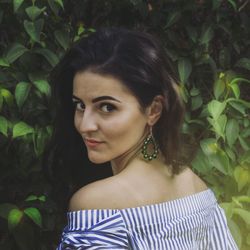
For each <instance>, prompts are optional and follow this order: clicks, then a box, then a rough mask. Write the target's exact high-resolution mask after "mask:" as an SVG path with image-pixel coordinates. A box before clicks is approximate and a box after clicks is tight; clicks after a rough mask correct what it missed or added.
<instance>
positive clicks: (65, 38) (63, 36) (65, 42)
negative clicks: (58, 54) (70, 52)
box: [54, 30, 70, 50]
mask: <svg viewBox="0 0 250 250" xmlns="http://www.w3.org/2000/svg"><path fill="white" fill-rule="evenodd" d="M54 35H55V38H56V40H57V41H58V43H59V44H60V45H61V46H62V47H63V48H64V50H67V49H68V47H69V42H70V38H69V33H68V32H66V31H64V30H56V31H55V33H54Z"/></svg>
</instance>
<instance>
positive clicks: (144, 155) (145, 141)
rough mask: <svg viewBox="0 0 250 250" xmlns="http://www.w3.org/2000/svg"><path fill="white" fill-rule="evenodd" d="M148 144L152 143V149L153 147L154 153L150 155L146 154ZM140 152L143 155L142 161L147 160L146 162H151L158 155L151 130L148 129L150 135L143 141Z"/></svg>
mask: <svg viewBox="0 0 250 250" xmlns="http://www.w3.org/2000/svg"><path fill="white" fill-rule="evenodd" d="M150 143H152V144H153V147H154V152H153V153H152V154H149V153H148V145H149V144H150ZM141 152H142V154H143V157H144V159H145V160H148V161H152V160H153V159H155V158H156V157H157V155H158V153H159V149H158V146H157V144H156V142H155V139H154V137H153V134H152V128H150V134H149V135H148V136H147V138H146V139H144V141H143V146H142V151H141Z"/></svg>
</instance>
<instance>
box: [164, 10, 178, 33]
mask: <svg viewBox="0 0 250 250" xmlns="http://www.w3.org/2000/svg"><path fill="white" fill-rule="evenodd" d="M180 17H181V14H180V12H169V17H168V20H167V24H166V25H165V27H164V28H165V29H167V28H169V27H170V26H172V25H173V24H174V23H176V22H177V21H178V20H179V19H180Z"/></svg>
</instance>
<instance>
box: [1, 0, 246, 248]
mask: <svg viewBox="0 0 250 250" xmlns="http://www.w3.org/2000/svg"><path fill="white" fill-rule="evenodd" d="M249 13H250V1H248V0H238V1H237V0H207V1H206V0H190V1H185V0H158V1H157V0H156V1H153V0H152V1H143V0H120V1H115V0H94V1H91V0H82V1H80V0H75V1H69V0H65V1H63V0H48V1H47V0H32V1H31V0H26V1H23V0H1V1H0V112H1V114H0V161H1V163H0V166H1V169H0V249H5V250H8V249H15V250H16V249H21V250H22V249H23V250H24V249H25V250H28V249H42V250H48V249H55V248H56V245H57V244H58V241H59V237H60V234H61V231H62V229H63V226H64V225H65V223H66V221H65V211H66V210H65V209H66V204H65V200H66V199H65V197H66V196H65V195H66V194H67V193H69V190H70V189H72V187H71V186H70V184H69V183H70V180H69V179H70V177H69V176H70V175H69V172H68V170H63V169H62V170H61V171H60V172H61V173H60V175H59V176H57V179H54V181H53V182H52V181H51V179H50V178H48V176H47V175H46V174H45V173H47V172H46V171H44V168H45V169H46V166H44V164H43V160H42V159H43V158H42V156H43V154H44V152H45V150H46V149H47V145H46V143H47V142H48V140H49V138H50V137H51V135H52V131H53V126H52V124H53V123H52V121H53V115H54V113H53V107H52V105H51V99H50V95H51V85H50V83H49V80H48V79H49V78H48V76H49V73H50V72H51V70H52V69H53V67H54V66H55V65H56V64H57V63H58V61H59V60H60V58H61V57H62V56H63V54H64V53H65V51H66V50H67V49H68V48H69V46H70V45H71V44H72V43H73V42H74V41H76V40H78V39H79V38H80V37H82V36H86V35H88V34H89V33H90V32H94V30H95V29H96V28H98V27H103V26H122V27H127V28H137V29H143V30H146V31H148V32H150V33H153V34H155V35H157V36H158V37H160V38H161V39H162V41H163V43H164V45H165V47H166V52H167V53H168V55H169V56H170V58H171V59H172V61H173V64H174V65H175V66H176V70H177V73H178V74H179V79H180V91H181V93H182V96H183V99H184V101H185V103H186V108H187V112H186V117H185V122H184V125H183V138H185V139H187V141H188V144H186V145H187V146H186V147H185V152H186V155H187V158H188V159H189V160H190V161H191V162H190V164H191V165H192V167H193V169H194V170H195V171H196V172H197V173H198V174H199V175H200V176H201V177H202V178H203V179H205V180H206V182H207V183H208V185H209V186H210V187H211V188H212V189H213V190H214V191H215V193H216V196H217V198H218V200H219V202H220V203H221V206H222V207H223V208H224V209H225V211H226V215H227V218H228V223H229V226H230V229H231V232H232V234H233V236H234V238H235V240H236V242H237V244H238V245H239V247H240V249H243V250H244V249H249V248H250V212H249V207H250V205H249V204H250V187H249V184H250V112H249V110H250V87H249V86H250V84H249V83H250V82H249V79H250V75H249V70H250V46H249V45H250V36H249V33H250V29H249V26H250V16H249ZM188 159H187V160H188ZM81 178H82V180H84V181H82V183H79V185H80V184H84V182H88V181H90V180H86V178H85V176H81V175H80V176H79V179H80V180H81ZM55 180H56V181H55ZM78 181H79V180H78Z"/></svg>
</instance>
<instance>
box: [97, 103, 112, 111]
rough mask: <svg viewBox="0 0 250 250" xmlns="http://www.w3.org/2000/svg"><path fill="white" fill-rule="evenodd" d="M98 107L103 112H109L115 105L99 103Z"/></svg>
mask: <svg viewBox="0 0 250 250" xmlns="http://www.w3.org/2000/svg"><path fill="white" fill-rule="evenodd" d="M100 109H101V110H102V111H103V112H105V113H110V112H112V111H114V110H115V109H116V107H115V106H114V105H113V104H110V103H101V104H100Z"/></svg>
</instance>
